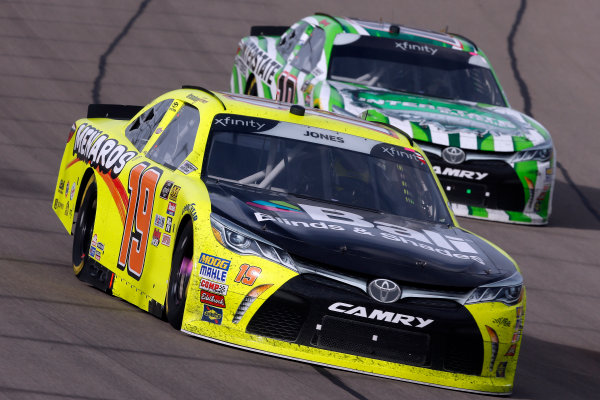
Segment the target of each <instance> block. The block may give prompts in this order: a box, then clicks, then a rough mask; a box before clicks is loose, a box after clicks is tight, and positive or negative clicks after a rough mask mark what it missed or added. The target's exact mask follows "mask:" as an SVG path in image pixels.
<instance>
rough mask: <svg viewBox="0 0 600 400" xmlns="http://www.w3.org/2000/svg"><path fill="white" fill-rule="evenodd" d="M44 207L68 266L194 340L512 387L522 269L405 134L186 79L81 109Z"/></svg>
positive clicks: (406, 375) (396, 373)
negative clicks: (65, 246) (448, 194)
mask: <svg viewBox="0 0 600 400" xmlns="http://www.w3.org/2000/svg"><path fill="white" fill-rule="evenodd" d="M53 209H54V211H55V213H56V214H57V215H58V217H59V219H60V221H61V222H62V223H63V225H64V226H65V228H66V229H67V230H68V231H69V232H71V231H72V234H73V252H72V258H73V268H74V271H75V274H76V276H77V277H78V278H79V279H81V280H82V281H84V282H87V283H89V284H91V285H93V286H95V287H97V288H100V289H101V290H104V291H106V292H107V293H110V294H112V295H114V296H118V297H120V298H122V299H125V300H127V301H128V302H130V303H132V304H134V305H136V306H137V307H139V308H141V309H143V310H145V311H148V312H150V313H152V314H154V315H156V316H158V317H163V318H166V319H167V320H168V321H169V322H170V323H171V324H172V325H173V326H174V327H175V328H176V329H181V330H182V331H184V332H185V333H187V334H190V335H193V336H197V337H200V338H204V339H207V340H211V341H215V342H218V343H223V344H228V345H233V346H236V347H241V348H245V349H248V350H253V351H257V352H261V353H266V354H271V355H277V356H280V357H284V358H289V359H293V360H300V361H306V362H310V363H314V364H318V365H325V366H330V367H335V368H340V369H346V370H352V371H357V372H362V373H367V374H371V375H377V376H384V377H389V378H395V379H401V380H405V381H412V382H421V383H426V384H429V385H435V386H441V387H449V388H455V389H460V390H466V391H474V392H484V393H496V394H509V393H510V392H511V390H512V387H513V380H514V376H515V370H516V365H517V358H518V354H519V349H520V343H521V334H522V330H523V322H524V316H525V289H524V286H523V279H522V276H521V274H520V272H519V269H518V267H517V265H516V264H515V262H514V261H513V260H512V259H511V258H510V257H509V256H508V255H507V254H506V253H504V252H503V251H502V250H500V249H499V248H497V247H496V246H494V245H493V244H491V243H490V242H488V241H486V240H484V239H482V238H480V237H478V236H476V235H475V234H473V233H470V232H468V231H466V230H464V229H462V228H460V227H459V226H458V224H457V222H456V220H455V218H454V215H453V214H452V212H451V210H450V209H449V208H448V206H447V199H446V198H445V196H444V194H443V191H442V190H441V189H440V186H439V183H438V182H437V180H436V177H435V174H434V173H433V170H432V167H431V165H430V164H429V162H428V161H427V159H426V158H425V157H424V156H423V154H422V153H421V152H420V150H419V149H418V148H416V147H415V146H414V143H413V141H412V139H411V138H410V137H408V136H405V134H404V133H403V132H402V131H400V130H396V129H394V128H391V127H388V126H386V125H383V124H375V123H371V122H367V121H363V120H361V119H358V118H354V117H345V116H340V115H336V114H331V113H328V112H325V111H319V110H314V109H308V110H307V109H304V107H302V106H299V105H292V106H290V104H285V103H277V102H274V101H269V100H263V99H259V98H256V97H249V96H243V95H233V94H226V93H219V92H211V91H208V90H205V89H202V88H197V87H187V86H184V87H183V88H182V89H179V90H175V91H172V92H168V93H166V94H164V95H162V96H160V97H158V98H157V99H155V100H154V101H152V102H151V103H150V104H148V105H147V106H145V107H137V106H119V105H99V104H94V105H90V107H89V108H88V116H87V118H86V119H81V120H78V121H77V122H76V123H75V124H74V125H73V127H72V128H71V131H70V133H69V136H68V139H67V145H66V149H65V152H64V155H63V158H62V162H61V165H60V170H59V174H58V180H57V184H56V192H55V194H54V201H53Z"/></svg>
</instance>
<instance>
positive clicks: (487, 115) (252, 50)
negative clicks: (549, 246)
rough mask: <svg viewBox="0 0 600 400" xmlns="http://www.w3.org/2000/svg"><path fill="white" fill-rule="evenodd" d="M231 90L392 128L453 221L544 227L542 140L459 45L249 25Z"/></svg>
mask: <svg viewBox="0 0 600 400" xmlns="http://www.w3.org/2000/svg"><path fill="white" fill-rule="evenodd" d="M231 90H232V91H233V92H236V93H246V94H252V95H256V96H261V97H266V98H271V99H277V100H280V101H285V102H291V103H298V104H301V105H305V106H312V107H316V108H321V109H324V110H328V111H333V112H335V113H341V114H346V115H354V116H361V117H363V118H364V119H367V120H375V121H378V122H384V123H389V124H391V125H394V126H395V127H397V128H400V129H401V130H403V131H405V132H406V133H408V134H409V135H410V136H412V137H413V138H414V139H415V141H416V142H417V143H418V144H419V146H420V147H421V148H422V149H423V150H424V151H425V152H426V154H427V156H428V158H429V160H430V161H431V163H432V165H433V168H434V171H435V172H436V173H437V175H438V178H439V180H440V182H441V184H442V186H443V187H444V189H445V190H446V195H447V197H448V199H449V201H450V202H451V206H452V209H453V211H454V213H455V214H456V215H459V216H465V217H473V218H485V219H490V220H495V221H502V222H510V223H521V224H535V225H542V224H546V223H548V218H549V217H550V213H551V208H552V192H553V187H554V176H555V174H554V171H555V152H554V147H553V144H552V139H551V138H550V135H549V133H548V131H547V130H546V129H545V128H544V127H543V126H542V125H541V124H540V123H539V122H537V121H535V120H534V119H533V118H531V117H529V116H527V115H525V114H522V113H520V112H518V111H516V110H513V109H512V108H510V106H509V104H508V101H507V99H506V96H505V95H504V92H503V90H502V88H501V86H500V84H499V83H498V79H497V77H496V75H495V73H494V71H493V69H492V67H491V66H490V63H489V61H488V59H487V57H486V55H485V54H484V53H483V52H482V51H481V50H480V49H479V48H478V47H477V46H476V45H475V44H474V43H473V42H472V41H470V40H468V39H466V38H464V37H462V36H459V35H455V34H448V33H440V32H431V31H425V30H418V29H413V28H407V27H404V26H399V25H390V24H385V23H374V22H365V21H359V20H355V19H349V18H341V17H332V16H329V15H326V14H315V15H313V16H309V17H306V18H304V19H302V20H301V21H298V22H297V23H295V24H293V25H292V26H291V27H289V28H288V27H273V26H256V27H252V30H251V36H248V37H245V38H243V39H242V40H241V41H240V43H239V47H238V50H237V54H236V57H235V63H234V67H233V71H232V76H231Z"/></svg>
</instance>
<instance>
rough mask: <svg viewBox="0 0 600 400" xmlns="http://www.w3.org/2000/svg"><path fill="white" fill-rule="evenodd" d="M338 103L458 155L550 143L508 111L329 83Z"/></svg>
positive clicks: (523, 117)
mask: <svg viewBox="0 0 600 400" xmlns="http://www.w3.org/2000/svg"><path fill="white" fill-rule="evenodd" d="M328 83H329V84H330V85H331V86H332V88H333V89H335V90H336V91H337V92H338V93H339V94H340V95H341V97H342V99H343V103H344V111H346V112H349V113H351V114H353V115H360V114H361V113H362V112H363V111H364V110H367V109H376V110H378V111H380V112H382V113H383V114H384V115H386V116H387V117H388V118H389V119H390V123H391V124H392V125H395V126H397V127H399V128H400V129H403V130H405V131H406V132H407V133H409V134H412V136H413V137H414V138H415V139H418V140H421V141H425V142H430V143H434V144H438V145H445V146H448V145H453V146H456V147H461V148H463V149H471V150H488V151H503V152H513V151H518V150H523V149H526V148H529V147H532V146H535V145H539V144H542V143H544V142H547V141H549V140H550V135H549V134H548V132H547V131H546V129H545V128H543V127H542V126H541V125H540V124H539V123H538V122H537V121H535V120H533V119H532V118H529V117H527V116H526V115H524V114H522V113H520V112H518V111H515V110H513V109H511V108H507V107H498V106H490V105H483V104H479V103H473V102H467V101H461V100H444V99H439V98H431V97H425V96H417V95H412V94H407V93H399V92H390V91H387V90H382V89H377V88H368V87H364V86H363V87H358V86H355V85H350V84H344V83H340V82H333V81H329V82H328Z"/></svg>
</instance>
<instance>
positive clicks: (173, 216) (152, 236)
mask: <svg viewBox="0 0 600 400" xmlns="http://www.w3.org/2000/svg"><path fill="white" fill-rule="evenodd" d="M199 123H200V113H199V110H198V109H197V108H196V107H194V106H192V105H190V104H187V103H185V102H184V101H181V100H179V99H175V100H173V101H172V102H170V104H169V107H168V108H167V110H166V111H165V114H164V117H163V118H162V119H161V121H160V122H159V123H158V124H157V126H156V128H155V129H154V130H153V133H152V134H151V136H150V137H149V138H148V139H147V140H146V141H145V144H144V147H143V149H142V156H141V157H138V158H137V159H136V160H135V163H133V164H132V167H131V170H130V172H129V177H128V182H123V183H124V185H125V187H126V188H127V190H128V194H129V204H128V208H127V215H126V219H125V224H124V228H123V234H122V239H121V246H120V250H119V258H118V268H119V269H120V270H122V271H124V272H125V271H126V272H127V274H122V275H123V276H125V279H127V280H128V281H129V282H130V283H131V285H133V286H135V287H136V288H137V289H138V290H136V291H135V292H132V293H130V294H129V295H128V296H129V298H127V300H128V301H131V302H133V303H134V304H137V305H138V306H139V307H140V308H143V309H146V308H148V302H149V299H156V300H157V301H159V302H161V303H162V300H163V299H162V298H161V296H162V294H164V292H165V290H166V285H167V280H168V274H169V272H170V268H171V255H172V251H173V247H174V244H175V243H174V241H175V232H176V229H177V224H178V221H179V219H180V218H181V215H182V209H183V206H182V205H181V201H180V200H181V192H182V187H183V186H184V184H183V183H182V181H184V180H185V175H186V172H187V173H190V172H191V171H193V170H194V167H193V164H192V163H191V162H189V161H188V160H186V159H187V158H188V156H189V155H190V154H191V153H192V150H193V147H194V141H195V138H196V135H197V131H198V127H199ZM140 143H141V142H140ZM126 180H127V179H126Z"/></svg>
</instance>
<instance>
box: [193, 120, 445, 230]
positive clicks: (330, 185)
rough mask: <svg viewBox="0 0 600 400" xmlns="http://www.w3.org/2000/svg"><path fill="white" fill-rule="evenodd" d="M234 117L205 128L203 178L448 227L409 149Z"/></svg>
mask: <svg viewBox="0 0 600 400" xmlns="http://www.w3.org/2000/svg"><path fill="white" fill-rule="evenodd" d="M228 118H229V117H228ZM238 118H239V119H238ZM242 118H244V117H242V116H235V117H234V118H230V119H229V124H227V126H223V125H220V124H219V123H213V128H212V130H211V136H210V137H211V139H210V141H209V145H208V159H207V162H206V163H205V171H204V173H203V176H204V177H205V178H211V179H215V180H218V181H220V182H229V183H231V184H235V185H241V186H248V187H252V188H259V189H264V190H270V191H276V192H280V193H288V194H290V195H295V196H298V197H308V198H311V199H315V200H321V201H325V202H329V203H337V204H343V205H347V206H350V207H359V208H364V209H369V210H375V211H379V212H383V213H387V214H393V215H399V216H403V217H408V218H412V219H416V220H423V221H429V222H437V223H444V224H450V223H452V220H451V218H450V216H449V214H448V210H447V208H446V206H445V204H444V201H443V198H442V196H441V194H440V192H439V190H438V187H437V185H436V183H435V180H434V178H433V176H432V173H431V172H430V170H429V167H428V166H427V164H426V163H425V161H424V159H423V157H422V156H421V155H420V154H419V153H417V152H415V151H414V150H412V149H408V148H404V147H399V146H392V145H387V144H383V143H378V142H376V141H373V140H369V139H364V138H360V137H357V136H352V135H346V134H341V133H339V132H333V131H328V130H323V129H315V128H312V127H306V126H301V125H297V124H291V123H285V122H277V121H271V120H265V119H259V118H247V117H246V118H245V120H243V119H242ZM223 120H225V118H222V116H217V117H215V121H221V122H222V121H223ZM235 122H244V123H245V125H243V126H242V124H238V125H233V124H232V123H235Z"/></svg>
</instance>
